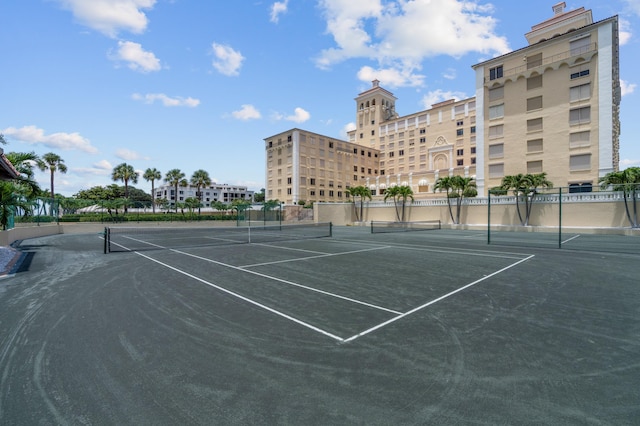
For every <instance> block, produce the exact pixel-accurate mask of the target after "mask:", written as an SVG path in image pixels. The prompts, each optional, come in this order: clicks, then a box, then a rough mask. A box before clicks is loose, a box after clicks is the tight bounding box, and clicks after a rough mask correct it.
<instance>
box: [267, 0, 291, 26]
mask: <svg viewBox="0 0 640 426" xmlns="http://www.w3.org/2000/svg"><path fill="white" fill-rule="evenodd" d="M288 5H289V0H284V1H277V2H275V3H273V4H272V5H271V22H273V23H274V24H277V23H278V20H279V19H280V15H282V14H283V13H286V12H287V6H288Z"/></svg>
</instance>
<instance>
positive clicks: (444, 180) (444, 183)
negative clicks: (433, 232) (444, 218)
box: [433, 176, 456, 223]
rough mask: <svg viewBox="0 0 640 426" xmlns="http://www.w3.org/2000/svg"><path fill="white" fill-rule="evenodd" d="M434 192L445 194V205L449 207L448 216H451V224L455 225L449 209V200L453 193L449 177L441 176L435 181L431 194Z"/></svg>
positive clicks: (451, 211)
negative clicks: (443, 192)
mask: <svg viewBox="0 0 640 426" xmlns="http://www.w3.org/2000/svg"><path fill="white" fill-rule="evenodd" d="M435 191H439V192H442V191H445V192H446V193H447V205H448V206H449V216H451V222H453V223H456V220H455V219H454V218H453V209H452V208H451V198H452V195H451V194H452V191H453V182H452V179H451V177H450V176H443V177H440V178H438V179H437V180H436V183H435V185H433V192H435Z"/></svg>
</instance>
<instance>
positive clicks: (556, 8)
mask: <svg viewBox="0 0 640 426" xmlns="http://www.w3.org/2000/svg"><path fill="white" fill-rule="evenodd" d="M565 7H567V4H566V3H565V2H560V3H558V4H555V5H553V14H554V15H560V14H563V13H564V8H565Z"/></svg>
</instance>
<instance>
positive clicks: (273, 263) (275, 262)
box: [238, 246, 390, 268]
mask: <svg viewBox="0 0 640 426" xmlns="http://www.w3.org/2000/svg"><path fill="white" fill-rule="evenodd" d="M273 247H277V246H273ZM388 248H390V247H389V246H381V247H373V248H368V249H360V250H353V251H343V252H341V253H324V254H320V255H318V256H308V257H298V258H296V259H286V260H274V261H273V262H264V263H254V264H252V265H242V266H238V268H252V267H254V266H265V265H276V264H278V263H288V262H299V261H301V260H309V259H320V258H323V257H332V256H343V255H345V254H353V253H362V252H365V251H374V250H383V249H388Z"/></svg>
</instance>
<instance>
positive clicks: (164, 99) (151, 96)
mask: <svg viewBox="0 0 640 426" xmlns="http://www.w3.org/2000/svg"><path fill="white" fill-rule="evenodd" d="M131 98H132V99H134V100H136V101H141V102H144V103H146V104H153V103H154V102H156V101H158V102H161V103H162V105H164V106H166V107H179V106H186V107H189V108H195V107H197V106H198V105H200V100H199V99H195V98H191V97H189V98H182V97H180V96H177V97H173V98H172V97H169V96H167V95H165V94H164V93H147V94H146V95H142V94H140V93H134V94H133V95H131Z"/></svg>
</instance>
